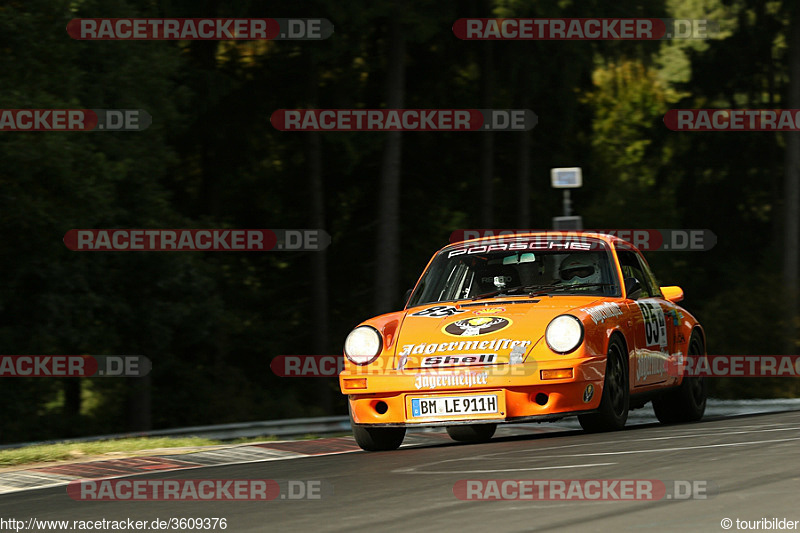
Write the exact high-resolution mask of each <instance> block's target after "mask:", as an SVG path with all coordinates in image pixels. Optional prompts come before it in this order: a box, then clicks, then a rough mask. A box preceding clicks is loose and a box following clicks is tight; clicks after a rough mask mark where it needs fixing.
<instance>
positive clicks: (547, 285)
mask: <svg viewBox="0 0 800 533" xmlns="http://www.w3.org/2000/svg"><path fill="white" fill-rule="evenodd" d="M560 283H561V282H560V281H557V282H555V283H542V284H536V285H516V286H514V287H508V288H503V289H497V290H495V291H491V292H487V293H484V294H477V295H475V296H473V297H472V298H470V299H471V300H482V299H483V298H492V297H494V296H500V295H501V294H504V293H505V294H511V293H512V292H520V291H530V290H534V289H550V288H555V287H557V286H559V284H560ZM531 296H533V295H531Z"/></svg>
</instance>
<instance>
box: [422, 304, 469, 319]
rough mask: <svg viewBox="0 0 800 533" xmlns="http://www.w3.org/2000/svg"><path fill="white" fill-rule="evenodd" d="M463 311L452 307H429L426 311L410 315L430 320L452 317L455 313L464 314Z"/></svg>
mask: <svg viewBox="0 0 800 533" xmlns="http://www.w3.org/2000/svg"><path fill="white" fill-rule="evenodd" d="M464 312H465V310H464V309H456V308H455V307H453V306H452V305H437V306H435V307H429V308H427V309H423V310H422V311H417V312H416V313H412V314H411V316H427V317H431V318H444V317H447V316H453V315H455V314H457V313H464Z"/></svg>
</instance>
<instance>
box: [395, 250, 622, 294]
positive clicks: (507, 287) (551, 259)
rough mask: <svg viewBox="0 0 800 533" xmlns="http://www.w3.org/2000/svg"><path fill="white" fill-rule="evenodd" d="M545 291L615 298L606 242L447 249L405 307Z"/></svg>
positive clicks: (616, 289) (615, 282) (615, 286)
mask: <svg viewBox="0 0 800 533" xmlns="http://www.w3.org/2000/svg"><path fill="white" fill-rule="evenodd" d="M547 294H559V295H581V296H590V295H591V296H620V295H621V291H620V287H619V282H618V279H617V275H616V270H615V269H614V262H613V260H612V256H611V252H610V250H609V248H608V246H607V245H606V244H605V243H604V242H603V241H601V240H595V239H591V240H590V239H581V240H579V241H575V240H574V239H573V240H566V239H565V240H559V239H552V238H548V239H546V240H541V239H535V238H530V239H528V240H524V239H517V240H513V241H503V242H499V243H498V241H493V242H491V243H465V244H464V245H459V246H453V247H448V248H446V249H444V250H442V251H441V252H440V253H439V254H438V255H437V256H436V257H435V258H434V260H433V261H432V262H431V264H430V266H429V267H428V269H427V270H426V271H425V274H424V275H423V277H422V279H421V280H420V283H419V285H418V287H417V288H416V290H415V291H414V294H412V296H411V298H410V300H409V307H412V306H415V305H422V304H427V303H433V302H446V301H454V300H469V299H473V300H478V299H482V298H494V297H503V296H537V295H547Z"/></svg>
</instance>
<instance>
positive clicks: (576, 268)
mask: <svg viewBox="0 0 800 533" xmlns="http://www.w3.org/2000/svg"><path fill="white" fill-rule="evenodd" d="M558 271H559V272H558V277H559V278H560V279H561V282H562V283H566V284H568V285H578V284H579V283H600V282H602V281H603V279H602V274H601V272H600V264H599V262H598V260H597V255H596V254H592V253H588V254H587V253H582V254H571V255H568V256H567V257H566V258H565V259H564V260H563V261H561V265H559V267H558Z"/></svg>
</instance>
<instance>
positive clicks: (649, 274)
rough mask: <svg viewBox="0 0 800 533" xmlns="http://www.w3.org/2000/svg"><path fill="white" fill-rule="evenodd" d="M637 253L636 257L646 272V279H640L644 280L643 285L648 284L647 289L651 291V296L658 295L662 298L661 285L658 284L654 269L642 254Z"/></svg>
mask: <svg viewBox="0 0 800 533" xmlns="http://www.w3.org/2000/svg"><path fill="white" fill-rule="evenodd" d="M635 255H636V259H637V260H638V261H639V267H640V269H641V271H642V273H643V274H644V279H640V280H639V281H640V282H642V284H643V285H647V289H646V291H647V292H649V293H650V296H658V297H659V298H660V297H661V296H662V294H661V287H659V286H658V281H656V277H655V276H654V275H653V271H652V270H650V267H649V266H648V264H647V262H646V261H645V260H644V258H643V257H642V256H641V255H639V254H635Z"/></svg>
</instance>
